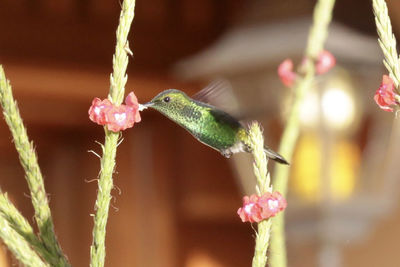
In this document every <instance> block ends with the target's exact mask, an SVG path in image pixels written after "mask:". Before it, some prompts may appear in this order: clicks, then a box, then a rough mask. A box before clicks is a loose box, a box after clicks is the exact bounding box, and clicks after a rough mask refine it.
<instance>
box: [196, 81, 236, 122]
mask: <svg viewBox="0 0 400 267" xmlns="http://www.w3.org/2000/svg"><path fill="white" fill-rule="evenodd" d="M192 98H193V99H194V100H197V101H200V102H203V103H206V104H209V105H211V106H214V107H216V108H218V109H220V110H223V111H225V112H226V113H228V114H230V115H232V116H233V117H240V108H239V102H238V101H237V99H236V97H235V94H234V92H233V89H232V85H231V83H230V82H229V81H227V80H224V79H218V80H215V81H213V82H211V83H210V84H209V85H208V86H207V87H205V88H203V89H202V90H200V91H199V92H197V93H196V94H194V95H193V96H192Z"/></svg>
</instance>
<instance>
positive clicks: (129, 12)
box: [90, 0, 135, 267]
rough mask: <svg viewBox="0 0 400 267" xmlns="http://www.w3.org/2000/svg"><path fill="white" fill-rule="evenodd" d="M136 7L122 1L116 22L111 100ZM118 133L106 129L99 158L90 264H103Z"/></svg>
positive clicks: (120, 92) (119, 91)
mask: <svg viewBox="0 0 400 267" xmlns="http://www.w3.org/2000/svg"><path fill="white" fill-rule="evenodd" d="M134 10H135V1H134V0H125V1H124V2H123V4H122V10H121V14H120V20H119V25H118V28H117V34H116V35H117V43H116V47H115V54H114V57H113V73H112V75H111V77H110V83H111V84H110V94H109V99H110V101H112V102H113V103H114V104H116V105H119V104H121V103H122V100H123V97H124V92H125V85H126V82H127V79H128V76H127V75H126V69H127V67H128V59H129V58H128V53H130V50H129V44H128V33H129V30H130V27H131V24H132V20H133V17H134ZM118 139H119V133H114V132H111V131H108V130H107V129H105V141H104V146H102V149H103V156H102V158H101V162H100V165H101V170H100V177H99V182H98V187H99V189H98V193H97V199H96V204H95V209H96V214H95V217H94V227H93V243H92V246H91V248H90V257H91V261H90V266H92V267H99V266H104V259H105V237H106V225H107V219H108V212H109V207H110V200H111V190H112V188H113V178H112V174H113V172H114V168H115V156H116V152H117V143H118Z"/></svg>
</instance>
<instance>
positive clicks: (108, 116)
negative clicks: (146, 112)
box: [89, 92, 141, 132]
mask: <svg viewBox="0 0 400 267" xmlns="http://www.w3.org/2000/svg"><path fill="white" fill-rule="evenodd" d="M89 118H90V120H91V121H93V122H95V123H97V124H99V125H106V126H107V129H108V130H110V131H113V132H119V131H122V130H125V129H127V128H131V127H133V125H134V124H135V122H140V120H141V119H140V114H139V103H138V100H137V98H136V96H135V94H134V93H133V92H131V93H129V94H128V96H127V97H126V98H125V105H124V104H121V105H119V106H115V105H114V104H113V103H111V101H110V100H108V99H107V98H106V99H103V100H101V99H100V98H97V97H96V98H95V99H93V101H92V106H91V107H90V109H89Z"/></svg>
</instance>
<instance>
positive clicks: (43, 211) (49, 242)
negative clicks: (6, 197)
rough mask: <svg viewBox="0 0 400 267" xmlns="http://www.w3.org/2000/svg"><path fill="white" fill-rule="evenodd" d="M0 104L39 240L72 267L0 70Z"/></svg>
mask: <svg viewBox="0 0 400 267" xmlns="http://www.w3.org/2000/svg"><path fill="white" fill-rule="evenodd" d="M0 104H1V106H2V108H3V114H4V118H5V120H6V122H7V124H8V127H9V128H10V131H11V134H12V136H13V139H14V144H15V148H16V149H17V152H18V155H19V159H20V162H21V165H22V167H23V168H24V170H25V178H26V181H27V182H28V186H29V190H30V193H31V198H32V204H33V208H34V210H35V220H36V223H37V225H38V228H39V234H40V239H41V240H42V242H43V244H44V246H45V247H46V249H47V250H48V251H49V252H50V253H51V254H52V255H56V256H57V258H58V264H57V266H69V264H68V262H67V260H66V258H65V257H64V254H63V253H62V250H61V247H60V246H59V244H58V242H57V238H56V235H55V233H54V225H53V221H52V218H51V212H50V208H49V203H48V199H47V196H46V191H45V189H44V182H43V177H42V173H41V171H40V168H39V165H38V162H37V157H36V153H35V150H34V148H33V144H32V143H31V142H29V139H28V134H27V132H26V129H25V127H24V125H23V122H22V119H21V116H20V114H19V110H18V106H17V103H16V102H15V101H14V98H13V95H12V89H11V84H10V82H9V81H8V80H7V79H6V76H5V73H4V70H3V67H2V66H0Z"/></svg>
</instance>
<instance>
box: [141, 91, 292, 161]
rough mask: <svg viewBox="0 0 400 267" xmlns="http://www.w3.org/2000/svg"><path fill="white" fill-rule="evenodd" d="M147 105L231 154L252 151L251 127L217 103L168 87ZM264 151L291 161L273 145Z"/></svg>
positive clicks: (278, 159) (213, 146)
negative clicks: (274, 149) (215, 105)
mask: <svg viewBox="0 0 400 267" xmlns="http://www.w3.org/2000/svg"><path fill="white" fill-rule="evenodd" d="M143 107H144V108H147V107H149V108H152V109H155V110H157V111H159V112H160V113H162V114H163V115H165V116H166V117H167V118H169V119H170V120H172V121H174V122H175V123H177V124H178V125H180V126H182V127H183V128H184V129H186V130H187V131H188V132H189V133H191V134H192V135H193V136H194V137H195V138H196V139H197V140H199V141H200V142H201V143H203V144H205V145H207V146H209V147H211V148H214V149H215V150H218V151H219V152H220V153H221V154H222V155H223V156H225V157H227V158H229V157H230V156H231V155H232V154H234V153H238V152H249V153H251V152H252V147H251V142H250V137H249V133H248V130H247V129H246V128H245V127H244V126H243V125H242V123H240V121H239V120H237V119H236V118H234V117H233V116H231V115H230V114H228V113H227V112H225V111H223V110H220V109H218V108H217V107H214V106H212V105H210V104H208V103H204V102H201V101H198V100H195V99H192V98H190V97H188V96H187V95H186V94H185V93H184V92H182V91H180V90H176V89H168V90H165V91H163V92H161V93H159V94H158V95H157V96H155V97H154V98H153V99H152V100H151V101H150V102H148V103H146V104H143ZM264 151H265V153H266V155H267V156H268V157H269V158H270V159H272V160H275V161H277V162H279V163H282V164H289V163H288V162H287V161H286V160H285V159H284V158H283V157H282V156H281V155H279V154H278V153H276V152H275V151H273V150H272V149H270V148H268V147H265V148H264Z"/></svg>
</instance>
